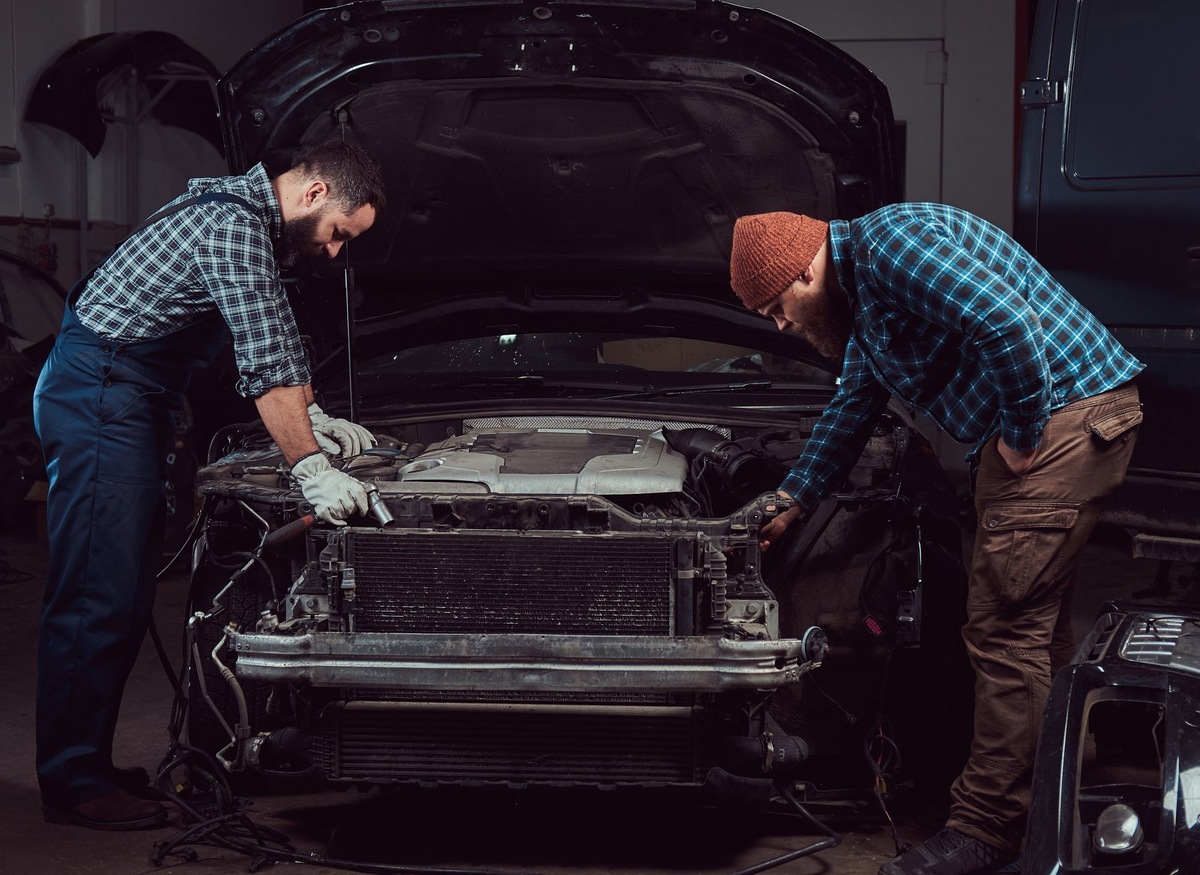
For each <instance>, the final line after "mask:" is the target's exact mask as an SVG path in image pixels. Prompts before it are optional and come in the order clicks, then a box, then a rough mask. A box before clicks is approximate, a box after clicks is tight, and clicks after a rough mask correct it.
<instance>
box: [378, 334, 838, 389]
mask: <svg viewBox="0 0 1200 875" xmlns="http://www.w3.org/2000/svg"><path fill="white" fill-rule="evenodd" d="M357 370H358V374H359V376H360V378H361V379H362V381H363V388H364V389H365V390H366V391H367V393H368V394H379V393H385V392H386V393H387V394H403V395H408V396H414V397H415V396H420V395H422V394H424V393H425V392H428V391H432V390H437V391H447V390H449V391H454V390H456V389H461V390H463V391H466V392H478V391H479V390H480V389H481V388H485V387H492V388H495V389H497V390H499V391H501V392H503V391H505V389H506V388H508V389H513V390H515V389H518V388H519V389H521V390H522V391H526V390H534V391H536V390H538V389H539V388H542V389H546V388H549V389H554V390H557V391H560V392H561V391H563V390H566V391H572V390H574V391H578V392H580V393H594V394H597V395H600V396H603V395H618V394H627V393H640V392H650V393H653V392H660V391H689V390H697V391H699V390H721V389H738V388H751V387H754V388H763V389H768V388H771V387H772V386H775V385H777V384H786V385H796V384H802V385H804V386H814V385H815V386H832V385H834V381H835V377H834V376H833V375H832V374H830V373H828V372H827V371H824V370H822V369H820V368H818V367H816V366H815V365H813V364H811V363H809V362H805V361H801V360H798V359H795V358H791V357H787V356H783V355H780V354H779V353H776V352H770V351H766V350H756V349H749V348H746V347H740V346H732V345H730V344H726V343H718V342H712V341H707V340H697V339H693V338H687V337H663V336H657V335H656V336H647V335H636V334H620V335H617V334H612V333H605V334H589V333H585V332H548V333H546V332H539V333H532V334H500V335H492V336H487V337H474V338H469V339H465V340H454V341H449V342H444V343H433V344H427V345H422V346H416V347H410V348H408V349H404V350H401V351H398V352H394V353H388V354H386V355H378V356H373V357H370V358H365V359H362V358H360V359H359V361H358V368H357Z"/></svg>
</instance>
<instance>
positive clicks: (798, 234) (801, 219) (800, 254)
mask: <svg viewBox="0 0 1200 875" xmlns="http://www.w3.org/2000/svg"><path fill="white" fill-rule="evenodd" d="M828 231H829V223H828V222H822V221H821V220H820V219H814V218H812V217H811V216H801V215H798V214H796V213H759V214H757V215H754V216H742V217H741V218H740V219H738V220H737V221H736V222H734V224H733V254H732V256H731V257H730V259H729V281H730V284H731V285H732V286H733V290H734V291H735V292H736V293H737V296H738V297H739V298H741V299H742V303H743V304H745V305H746V306H747V307H749V308H750V309H751V310H757V309H758V308H759V307H761V306H762V305H763V304H766V303H767V302H768V301H772V300H774V299H775V298H777V297H778V296H779V295H781V294H782V293H783V291H784V289H786V288H787V287H788V286H790V285H791V284H792V282H793V281H794V280H795V279H796V278H797V277H798V276H800V274H802V273H804V271H805V270H807V269H808V266H809V265H810V264H812V263H813V259H814V258H816V257H817V251H818V250H819V249H820V248H821V244H822V243H824V242H825V236H826V234H827V233H828Z"/></svg>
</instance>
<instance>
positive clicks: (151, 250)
mask: <svg viewBox="0 0 1200 875" xmlns="http://www.w3.org/2000/svg"><path fill="white" fill-rule="evenodd" d="M216 191H220V192H228V193H230V194H234V195H237V196H238V197H241V198H243V199H244V200H246V201H247V202H248V203H250V204H251V205H252V206H253V207H254V212H253V214H249V213H247V211H246V209H245V208H244V207H242V206H241V205H239V204H230V203H206V204H197V205H195V206H192V207H188V208H186V209H183V210H181V211H179V212H177V213H174V214H173V215H170V216H167V217H165V218H163V219H161V220H159V221H157V222H155V223H153V224H152V225H150V226H148V227H146V228H144V229H142V230H141V231H138V232H137V233H135V234H134V235H132V236H131V237H130V238H129V239H128V240H126V241H125V242H124V243H122V244H121V245H120V246H119V247H117V249H116V251H115V252H113V254H112V255H111V256H109V258H108V259H107V260H106V261H105V262H104V263H103V264H102V265H101V266H100V267H99V268H98V269H97V270H96V273H95V274H94V275H93V276H92V278H91V280H89V281H88V284H87V287H86V288H85V289H84V290H83V291H82V293H81V294H80V296H79V300H78V301H77V302H76V304H75V312H76V315H77V316H78V317H79V321H80V322H82V323H83V324H84V325H85V326H86V327H87V328H90V329H91V330H92V331H94V332H96V333H97V334H99V335H100V336H101V337H105V338H108V339H110V340H113V341H114V342H117V343H120V342H127V341H133V340H149V339H152V338H156V337H163V336H164V335H167V334H170V333H171V332H173V331H175V330H177V329H179V328H182V327H184V326H186V325H188V324H189V323H191V322H193V321H195V320H196V319H198V318H200V317H202V316H204V315H206V314H208V313H211V312H212V311H213V310H214V309H216V310H219V311H220V313H221V316H222V317H223V318H224V320H225V324H226V325H227V326H228V327H229V330H230V332H231V334H232V335H233V347H234V354H235V356H236V358H237V366H238V372H239V376H240V378H239V380H238V383H237V391H238V392H239V393H241V394H242V395H246V396H250V397H257V396H259V395H262V394H263V393H264V392H266V391H267V390H268V389H271V388H274V387H276V386H302V385H305V384H307V383H308V382H309V381H310V375H309V369H308V361H307V358H306V355H305V352H304V347H303V346H302V345H301V342H300V333H299V331H298V330H297V328H296V321H295V317H294V316H293V315H292V309H291V307H290V305H289V304H288V302H287V297H286V295H285V293H284V290H283V286H282V285H281V284H280V282H279V268H278V267H277V266H276V264H275V252H274V248H273V245H272V239H273V238H277V237H279V235H280V234H281V233H282V230H283V216H282V214H281V212H280V209H279V203H278V201H277V200H276V198H275V192H274V191H273V190H272V188H271V181H270V179H269V178H268V177H267V171H266V169H265V168H264V167H263V165H261V164H259V165H256V166H255V167H254V168H253V169H251V170H250V172H248V173H246V174H245V175H244V176H226V177H220V178H214V179H192V180H190V181H189V182H188V192H187V194H184V195H181V196H180V197H179V198H176V200H175V201H172V203H176V202H178V201H181V200H184V199H185V198H188V197H193V196H195V195H199V194H203V193H205V192H216Z"/></svg>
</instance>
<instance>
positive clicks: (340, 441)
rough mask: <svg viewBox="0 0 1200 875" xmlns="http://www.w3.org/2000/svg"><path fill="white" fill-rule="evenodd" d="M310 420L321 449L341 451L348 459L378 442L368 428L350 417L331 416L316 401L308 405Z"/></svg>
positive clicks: (334, 451)
mask: <svg viewBox="0 0 1200 875" xmlns="http://www.w3.org/2000/svg"><path fill="white" fill-rule="evenodd" d="M308 421H309V422H310V423H312V430H313V435H314V436H315V437H316V439H317V444H318V445H319V446H320V447H321V449H323V450H325V451H326V452H330V453H334V454H336V453H339V452H340V453H341V454H342V455H343V456H344V457H345V458H347V459H348V458H350V457H351V456H357V455H358V454H359V453H361V452H362V451H363V450H366V449H369V448H370V447H373V446H375V444H376V443H378V442H377V441H376V440H375V435H373V434H371V432H369V431H368V430H367V429H365V428H363V427H362V426H361V425H359V424H358V423H356V422H351V421H350V420H348V419H338V418H337V417H334V416H330V415H329V414H328V413H326V412H325V411H323V410H322V409H321V408H320V407H318V406H317V404H316V402H315V401H314V402H313V403H312V404H310V405H308Z"/></svg>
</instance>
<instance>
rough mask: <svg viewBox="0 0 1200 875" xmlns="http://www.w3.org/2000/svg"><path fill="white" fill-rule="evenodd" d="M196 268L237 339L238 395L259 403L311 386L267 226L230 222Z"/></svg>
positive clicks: (212, 238)
mask: <svg viewBox="0 0 1200 875" xmlns="http://www.w3.org/2000/svg"><path fill="white" fill-rule="evenodd" d="M196 263H197V265H198V266H199V270H200V273H201V276H202V280H203V282H204V285H205V287H206V288H207V290H208V292H209V294H210V295H212V299H213V301H214V302H215V303H216V305H217V308H218V309H219V310H220V311H221V316H222V317H223V318H224V319H225V323H226V324H227V325H228V326H229V330H230V332H231V334H232V335H233V349H234V355H235V358H236V360H237V368H238V374H239V379H238V382H237V386H236V389H237V391H238V393H239V394H241V395H243V396H247V397H251V398H256V397H258V396H260V395H262V394H264V393H265V392H267V391H268V390H269V389H273V388H275V387H276V386H301V385H304V384H306V383H309V382H310V381H311V376H310V373H309V368H308V359H307V356H306V355H305V352H304V346H303V344H302V343H301V342H300V332H299V330H298V329H297V327H296V320H295V317H294V316H293V314H292V308H291V306H290V305H289V304H288V301H287V296H286V294H285V293H284V290H283V285H282V284H281V283H280V282H279V274H278V269H277V268H276V266H275V257H274V253H273V250H272V248H271V241H270V238H269V237H268V235H267V233H266V231H265V230H264V229H263V228H262V226H261V225H260V224H258V223H257V222H248V221H245V220H244V219H241V218H239V217H237V216H232V217H230V219H228V220H227V221H225V222H222V223H221V224H220V225H218V226H217V227H215V228H214V229H213V231H212V233H211V235H209V237H208V238H207V239H206V240H205V241H204V242H203V243H201V244H200V246H199V248H198V250H197V258H196Z"/></svg>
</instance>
